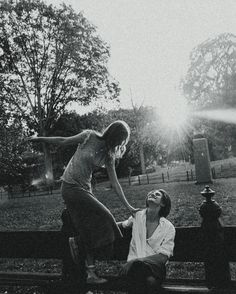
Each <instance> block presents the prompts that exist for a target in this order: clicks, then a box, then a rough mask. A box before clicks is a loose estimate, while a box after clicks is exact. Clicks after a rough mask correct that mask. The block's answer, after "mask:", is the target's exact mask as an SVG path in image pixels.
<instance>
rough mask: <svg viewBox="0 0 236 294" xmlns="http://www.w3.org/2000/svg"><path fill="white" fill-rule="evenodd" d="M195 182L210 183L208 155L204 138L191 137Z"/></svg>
mask: <svg viewBox="0 0 236 294" xmlns="http://www.w3.org/2000/svg"><path fill="white" fill-rule="evenodd" d="M193 151H194V162H195V172H196V184H201V183H212V177H211V166H210V155H209V150H208V143H207V139H206V138H198V139H193Z"/></svg>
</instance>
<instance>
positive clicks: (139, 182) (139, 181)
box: [138, 175, 141, 185]
mask: <svg viewBox="0 0 236 294" xmlns="http://www.w3.org/2000/svg"><path fill="white" fill-rule="evenodd" d="M138 184H139V185H141V180H140V176H139V175H138Z"/></svg>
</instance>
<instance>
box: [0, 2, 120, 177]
mask: <svg viewBox="0 0 236 294" xmlns="http://www.w3.org/2000/svg"><path fill="white" fill-rule="evenodd" d="M108 58H109V47H108V45H107V44H106V43H104V42H103V41H102V40H101V38H100V37H99V35H98V33H97V32H96V28H95V27H94V26H93V25H92V24H90V23H89V21H88V20H87V19H86V18H85V17H84V16H83V14H82V13H75V11H74V10H73V9H72V8H71V7H70V6H66V5H65V4H62V5H61V6H60V7H58V8H56V7H53V6H52V5H46V4H45V3H44V2H43V1H40V0H36V1H28V0H20V1H4V2H2V3H1V5H0V79H1V81H2V85H1V94H0V95H1V99H4V100H5V101H6V102H7V103H8V104H9V105H10V107H11V110H12V111H17V112H19V113H21V115H22V119H24V120H25V121H26V122H27V125H28V128H29V129H30V130H31V131H32V133H33V132H36V133H37V134H38V135H41V136H49V135H50V134H51V130H52V128H53V125H54V124H55V122H56V121H57V120H58V118H59V117H60V115H61V114H62V113H63V112H64V111H65V108H66V106H68V105H69V104H70V103H71V102H78V103H79V104H83V105H88V104H89V103H90V102H91V101H95V100H98V99H101V98H102V99H117V97H118V94H119V87H118V84H117V82H116V81H114V80H113V79H112V77H111V76H110V75H109V72H108V69H107V62H108ZM43 150H44V154H45V164H46V174H48V175H52V162H51V155H50V150H49V147H48V146H47V145H46V144H43Z"/></svg>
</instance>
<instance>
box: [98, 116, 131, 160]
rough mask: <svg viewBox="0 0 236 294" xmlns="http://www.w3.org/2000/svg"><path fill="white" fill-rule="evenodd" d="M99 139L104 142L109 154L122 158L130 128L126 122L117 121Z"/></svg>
mask: <svg viewBox="0 0 236 294" xmlns="http://www.w3.org/2000/svg"><path fill="white" fill-rule="evenodd" d="M101 137H102V139H104V140H105V142H106V146H107V149H108V151H109V152H110V153H112V154H115V156H116V157H122V156H123V154H124V153H125V150H126V147H125V146H126V144H127V143H128V141H129V137H130V128H129V126H128V124H127V123H126V122H124V121H122V120H117V121H115V122H113V123H111V124H110V125H109V126H108V127H107V128H106V129H105V130H104V132H103V134H102V136H101Z"/></svg>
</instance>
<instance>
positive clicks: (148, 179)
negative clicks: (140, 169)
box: [146, 174, 149, 184]
mask: <svg viewBox="0 0 236 294" xmlns="http://www.w3.org/2000/svg"><path fill="white" fill-rule="evenodd" d="M146 175H147V183H148V184H149V176H148V174H146Z"/></svg>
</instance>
